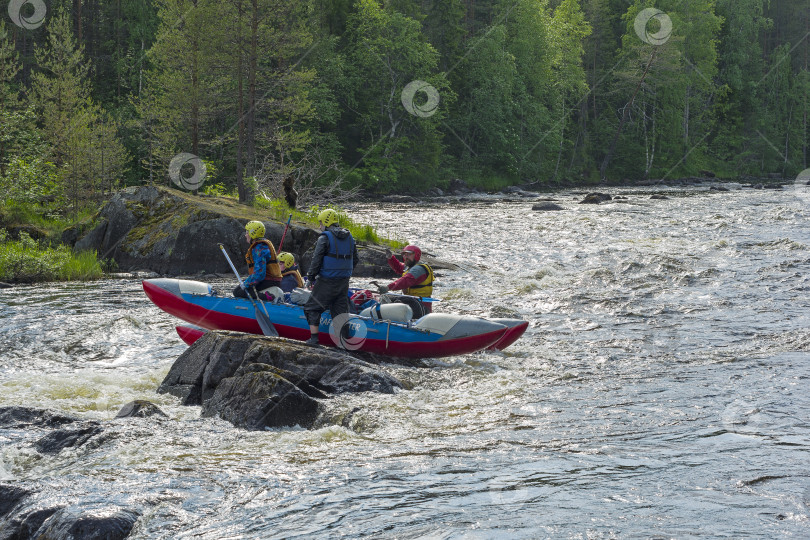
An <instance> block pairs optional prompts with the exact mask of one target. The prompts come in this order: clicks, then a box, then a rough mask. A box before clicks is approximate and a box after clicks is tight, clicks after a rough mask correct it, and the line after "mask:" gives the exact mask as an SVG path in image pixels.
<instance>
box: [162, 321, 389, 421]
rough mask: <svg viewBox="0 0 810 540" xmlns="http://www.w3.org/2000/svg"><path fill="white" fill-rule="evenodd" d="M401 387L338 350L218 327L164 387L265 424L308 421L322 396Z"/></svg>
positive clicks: (217, 411) (212, 409) (206, 410)
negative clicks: (223, 329) (219, 329)
mask: <svg viewBox="0 0 810 540" xmlns="http://www.w3.org/2000/svg"><path fill="white" fill-rule="evenodd" d="M401 387H402V384H401V383H400V382H399V381H398V380H397V379H395V378H394V377H392V376H390V375H388V374H386V373H385V372H383V371H381V370H380V369H379V368H377V367H375V366H374V365H372V364H370V363H367V362H365V361H362V360H360V359H358V358H356V357H354V356H352V355H350V354H348V353H346V352H343V351H340V350H337V349H328V348H312V347H308V346H306V345H304V344H303V343H300V342H298V341H293V340H287V339H282V338H267V337H260V336H254V335H247V334H242V333H237V332H219V331H216V332H207V333H206V334H205V335H203V337H201V338H200V339H198V340H197V341H196V342H195V343H194V344H193V345H192V346H191V347H189V348H188V349H187V350H186V351H185V352H184V353H183V354H182V355H180V357H179V358H178V359H177V360H176V361H175V363H174V365H173V366H172V367H171V369H170V370H169V373H168V374H167V375H166V378H165V379H164V380H163V383H162V384H161V385H160V387H159V388H158V392H160V393H170V394H172V395H175V396H178V397H179V398H180V399H181V402H182V403H183V404H184V405H202V406H203V414H204V415H206V416H214V415H219V416H221V417H222V418H224V419H226V420H229V421H231V422H233V423H234V424H235V425H237V426H240V427H245V428H247V429H264V428H266V427H274V426H288V425H294V424H298V425H301V426H307V427H308V426H310V425H312V422H313V421H314V419H315V416H316V415H317V409H318V400H319V399H323V398H328V397H329V396H331V395H334V394H340V393H344V392H367V391H375V392H382V393H393V392H394V389H395V388H401ZM296 410H297V411H298V412H297V413H296V412H295V411H296ZM273 411H275V412H273Z"/></svg>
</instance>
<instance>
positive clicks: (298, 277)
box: [281, 270, 304, 287]
mask: <svg viewBox="0 0 810 540" xmlns="http://www.w3.org/2000/svg"><path fill="white" fill-rule="evenodd" d="M289 275H293V276H295V281H297V282H298V286H299V287H303V286H304V280H303V278H302V277H301V273H300V272H298V270H287V271H286V272H284V273H283V274H281V277H282V278H285V277H287V276H289Z"/></svg>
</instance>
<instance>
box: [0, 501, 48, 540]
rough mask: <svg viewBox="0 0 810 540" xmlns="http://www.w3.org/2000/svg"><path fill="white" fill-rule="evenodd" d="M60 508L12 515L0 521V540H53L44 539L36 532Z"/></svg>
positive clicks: (38, 509)
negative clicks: (32, 539)
mask: <svg viewBox="0 0 810 540" xmlns="http://www.w3.org/2000/svg"><path fill="white" fill-rule="evenodd" d="M61 508H62V507H61V506H49V507H47V508H35V509H28V510H24V511H22V512H19V513H15V514H12V515H11V516H9V518H8V519H5V520H2V521H0V540H27V539H29V538H54V537H53V536H50V537H44V536H42V535H39V534H37V532H38V531H39V530H40V528H42V525H43V523H45V521H46V520H47V519H48V518H50V517H51V516H52V515H54V514H55V513H56V512H58V511H59V510H60V509H61ZM62 538H64V537H62Z"/></svg>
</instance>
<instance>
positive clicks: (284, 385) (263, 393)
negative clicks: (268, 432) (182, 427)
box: [202, 364, 318, 430]
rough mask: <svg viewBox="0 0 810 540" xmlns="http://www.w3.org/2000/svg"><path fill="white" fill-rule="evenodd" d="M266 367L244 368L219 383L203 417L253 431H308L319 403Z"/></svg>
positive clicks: (257, 365) (203, 410)
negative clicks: (273, 429)
mask: <svg viewBox="0 0 810 540" xmlns="http://www.w3.org/2000/svg"><path fill="white" fill-rule="evenodd" d="M281 372H282V371H281V370H278V369H275V368H273V367H271V366H267V365H263V364H250V365H247V366H243V367H240V368H239V369H238V370H237V371H236V373H234V375H233V377H229V378H227V379H224V380H223V381H222V383H221V384H219V385H218V386H217V388H216V390H215V392H214V395H213V396H211V399H209V400H207V401H206V402H205V404H204V405H203V408H202V416H203V417H212V416H217V415H218V416H219V417H220V418H222V419H223V420H227V421H228V422H230V423H232V424H233V425H235V426H236V427H241V428H245V429H249V430H263V429H265V428H273V427H284V426H296V425H298V426H301V427H305V428H308V427H310V426H311V425H312V423H313V422H314V421H315V419H316V418H317V416H318V401H317V400H315V399H314V398H311V397H309V396H308V395H307V394H305V393H304V392H302V391H301V390H300V389H299V388H298V387H297V386H296V385H294V384H293V383H291V382H290V381H288V380H287V379H285V378H284V377H283V376H282V375H281Z"/></svg>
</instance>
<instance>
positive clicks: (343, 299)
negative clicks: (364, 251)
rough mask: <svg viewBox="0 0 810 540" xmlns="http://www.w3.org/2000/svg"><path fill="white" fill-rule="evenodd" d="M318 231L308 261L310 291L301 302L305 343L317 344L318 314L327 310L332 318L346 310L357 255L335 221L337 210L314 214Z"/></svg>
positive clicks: (348, 235)
mask: <svg viewBox="0 0 810 540" xmlns="http://www.w3.org/2000/svg"><path fill="white" fill-rule="evenodd" d="M318 221H319V223H320V229H321V235H320V236H319V237H318V241H317V242H316V243H315V252H314V253H313V255H312V262H311V263H310V264H309V271H308V272H307V281H308V282H309V287H310V288H311V289H312V294H311V295H310V297H309V300H307V302H306V304H304V315H306V317H307V322H308V323H309V332H310V338H309V339H308V340H307V342H306V343H307V345H318V326H319V325H320V321H321V314H323V312H324V311H326V310H329V312H330V313H331V315H332V319H333V320H334V319H335V317H337V316H338V315H341V314H343V313H348V311H349V278H350V277H351V276H352V272H354V267H355V266H357V263H358V261H359V260H360V259H359V256H358V254H357V245H356V244H355V242H354V238H353V237H352V234H351V233H350V232H349V231H348V230H346V229H344V228H342V227H341V226H340V225H339V224H338V215H337V212H335V211H334V210H332V209H331V208H327V209H326V210H324V211H323V212H321V213H320V214H318Z"/></svg>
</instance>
